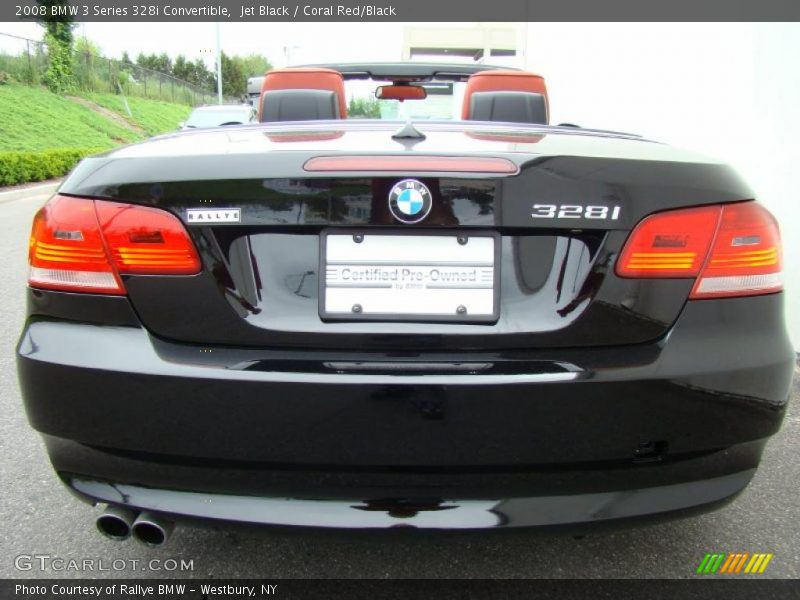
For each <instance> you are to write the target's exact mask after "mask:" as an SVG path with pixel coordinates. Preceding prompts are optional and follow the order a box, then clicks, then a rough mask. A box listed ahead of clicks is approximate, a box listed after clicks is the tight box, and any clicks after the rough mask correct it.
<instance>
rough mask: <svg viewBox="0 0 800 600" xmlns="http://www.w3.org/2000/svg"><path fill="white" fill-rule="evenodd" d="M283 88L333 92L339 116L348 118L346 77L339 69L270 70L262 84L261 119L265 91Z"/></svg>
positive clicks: (300, 68)
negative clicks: (345, 89)
mask: <svg viewBox="0 0 800 600" xmlns="http://www.w3.org/2000/svg"><path fill="white" fill-rule="evenodd" d="M283 90H323V91H330V92H333V93H334V94H336V98H337V99H338V115H337V116H338V118H340V119H345V118H347V102H346V97H345V92H344V78H343V77H342V74H341V73H339V72H338V71H334V70H333V69H321V68H318V67H293V68H286V69H275V70H273V71H269V72H268V73H267V74H266V75H265V76H264V82H263V83H262V84H261V100H260V102H259V120H261V112H262V109H263V106H264V94H265V92H273V91H283Z"/></svg>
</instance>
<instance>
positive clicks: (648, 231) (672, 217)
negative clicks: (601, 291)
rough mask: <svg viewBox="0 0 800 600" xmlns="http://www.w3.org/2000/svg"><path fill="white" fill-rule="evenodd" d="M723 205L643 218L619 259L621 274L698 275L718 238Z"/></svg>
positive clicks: (655, 275) (625, 275) (618, 272)
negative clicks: (717, 232) (715, 237)
mask: <svg viewBox="0 0 800 600" xmlns="http://www.w3.org/2000/svg"><path fill="white" fill-rule="evenodd" d="M720 210H721V209H720V207H719V206H704V207H701V208H688V209H683V210H672V211H669V212H663V213H658V214H655V215H651V216H649V217H647V218H646V219H644V220H643V221H641V222H640V223H639V224H638V225H637V226H636V228H635V229H634V230H633V233H632V234H631V236H630V237H629V238H628V241H627V243H626V244H625V248H624V249H623V250H622V254H621V255H620V258H619V261H618V262H617V275H620V276H621V277H694V276H696V275H697V274H698V273H699V272H700V268H701V267H702V266H703V262H704V261H705V259H706V254H708V247H709V246H710V245H711V241H712V240H713V239H714V232H715V231H716V230H717V223H718V222H719V214H720Z"/></svg>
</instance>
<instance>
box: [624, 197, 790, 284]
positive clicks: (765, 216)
mask: <svg viewBox="0 0 800 600" xmlns="http://www.w3.org/2000/svg"><path fill="white" fill-rule="evenodd" d="M781 268H782V260H781V245H780V233H779V231H778V224H777V223H776V221H775V219H774V217H773V216H772V215H771V214H770V213H769V212H768V211H767V210H766V209H765V208H764V207H763V206H761V205H760V204H758V203H756V202H741V203H736V204H727V205H712V206H703V207H699V208H687V209H680V210H672V211H666V212H663V213H657V214H655V215H651V216H649V217H647V218H645V219H644V220H642V221H641V222H640V223H639V224H638V225H637V226H636V228H635V229H634V230H633V232H632V233H631V235H630V237H629V238H628V241H627V242H626V243H625V247H624V248H623V250H622V253H621V254H620V257H619V260H618V261H617V268H616V272H617V275H619V276H620V277H653V278H655V277H658V278H663V277H671V278H694V279H696V281H695V285H694V287H693V289H692V292H691V294H690V298H719V297H726V296H750V295H756V294H767V293H772V292H776V291H780V290H781V289H783V283H782V278H781Z"/></svg>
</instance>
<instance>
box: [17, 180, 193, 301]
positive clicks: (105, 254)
mask: <svg viewBox="0 0 800 600" xmlns="http://www.w3.org/2000/svg"><path fill="white" fill-rule="evenodd" d="M29 262H30V274H29V277H28V283H29V284H30V285H31V286H32V287H39V288H47V289H55V290H64V291H73V292H94V293H100V294H124V293H125V288H124V287H123V285H122V281H121V279H120V277H119V274H120V273H137V274H149V275H191V274H195V273H198V272H199V271H200V259H199V258H198V256H197V252H196V251H195V249H194V245H193V244H192V242H191V240H190V239H189V236H188V234H187V232H186V229H185V228H184V227H183V224H182V223H181V222H180V221H179V220H178V219H177V218H176V217H174V216H173V215H171V214H169V213H167V212H165V211H162V210H159V209H155V208H150V207H145V206H134V205H131V204H121V203H118V202H105V201H102V200H97V201H95V200H88V199H84V198H72V197H69V196H55V197H53V199H51V200H50V201H49V202H48V203H47V204H46V205H45V206H44V207H43V208H42V209H41V210H40V211H39V212H38V213H37V214H36V217H35V218H34V221H33V231H32V232H31V239H30V249H29Z"/></svg>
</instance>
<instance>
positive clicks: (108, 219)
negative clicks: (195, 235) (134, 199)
mask: <svg viewBox="0 0 800 600" xmlns="http://www.w3.org/2000/svg"><path fill="white" fill-rule="evenodd" d="M95 207H96V209H97V217H98V219H99V221H100V226H101V227H102V232H103V237H104V238H105V240H106V243H107V244H108V249H109V250H110V251H111V257H112V259H113V261H114V264H115V265H116V267H117V270H118V271H119V272H120V273H138V274H144V275H193V274H195V273H197V272H198V271H199V270H200V259H199V258H198V256H197V252H196V251H195V249H194V244H192V241H191V240H190V239H189V236H188V234H187V233H186V229H185V228H184V226H183V224H182V223H181V222H180V221H179V220H178V219H177V218H176V217H175V216H174V215H171V214H170V213H168V212H165V211H163V210H160V209H158V208H150V207H147V206H134V205H132V204H121V203H119V202H102V201H97V202H95Z"/></svg>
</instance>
